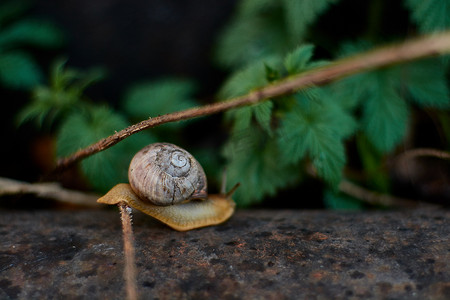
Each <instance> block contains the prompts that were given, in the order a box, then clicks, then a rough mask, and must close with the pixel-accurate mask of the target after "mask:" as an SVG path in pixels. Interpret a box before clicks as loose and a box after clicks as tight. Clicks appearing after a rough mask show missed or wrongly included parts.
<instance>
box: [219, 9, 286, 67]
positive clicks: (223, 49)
mask: <svg viewBox="0 0 450 300" xmlns="http://www.w3.org/2000/svg"><path fill="white" fill-rule="evenodd" d="M287 40H288V36H287V34H286V32H285V29H284V24H283V22H282V14H281V11H277V10H274V11H271V13H270V14H266V15H258V14H256V15H252V16H246V17H239V16H238V17H237V18H234V19H233V20H232V21H231V23H230V24H229V25H228V26H227V27H226V28H225V31H224V32H223V33H222V34H221V36H220V38H219V41H218V44H217V46H216V47H215V58H216V61H217V62H218V63H219V64H220V65H221V66H223V67H227V68H233V69H240V68H242V67H243V66H245V65H248V64H250V63H254V62H256V61H260V60H262V59H265V58H266V57H270V56H272V55H276V54H282V53H284V52H285V51H286V50H287V49H289V48H290V45H289V44H288V43H287Z"/></svg>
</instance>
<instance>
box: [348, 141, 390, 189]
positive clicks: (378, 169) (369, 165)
mask: <svg viewBox="0 0 450 300" xmlns="http://www.w3.org/2000/svg"><path fill="white" fill-rule="evenodd" d="M356 146H357V148H358V154H359V157H360V160H361V164H362V167H363V170H364V177H365V182H366V184H367V185H368V186H369V187H370V188H373V189H375V190H377V191H378V192H383V193H389V187H390V186H389V181H390V178H389V175H388V174H387V170H386V169H385V168H384V167H383V166H384V165H385V163H384V155H383V154H382V153H381V152H380V151H379V150H377V149H376V148H375V147H374V146H373V144H372V143H371V142H369V141H368V140H367V137H366V136H365V135H364V134H359V135H357V137H356Z"/></svg>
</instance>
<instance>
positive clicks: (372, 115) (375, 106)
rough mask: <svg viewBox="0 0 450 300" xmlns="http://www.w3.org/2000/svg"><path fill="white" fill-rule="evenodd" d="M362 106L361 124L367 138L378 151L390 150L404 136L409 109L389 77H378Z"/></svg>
mask: <svg viewBox="0 0 450 300" xmlns="http://www.w3.org/2000/svg"><path fill="white" fill-rule="evenodd" d="M364 104H365V105H364V112H363V119H362V123H363V129H364V132H365V133H366V134H367V137H368V138H369V140H370V141H371V142H372V143H373V144H374V146H375V147H376V148H377V149H378V150H379V151H382V152H388V151H390V150H392V149H393V148H394V147H395V146H397V145H398V144H399V143H400V142H401V141H402V139H403V137H404V136H405V134H406V128H407V126H408V121H409V108H408V105H407V104H406V102H405V100H404V99H402V98H400V97H399V95H398V93H397V92H396V90H395V89H394V87H393V86H392V83H391V82H389V76H383V75H382V74H381V75H379V76H378V82H375V86H374V89H372V93H370V94H369V95H368V97H367V99H366V101H365V103H364Z"/></svg>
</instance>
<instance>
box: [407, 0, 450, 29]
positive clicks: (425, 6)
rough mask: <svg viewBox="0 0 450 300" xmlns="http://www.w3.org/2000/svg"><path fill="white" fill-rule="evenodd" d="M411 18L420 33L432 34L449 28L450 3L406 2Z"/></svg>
mask: <svg viewBox="0 0 450 300" xmlns="http://www.w3.org/2000/svg"><path fill="white" fill-rule="evenodd" d="M406 6H407V7H408V8H409V9H410V10H411V12H412V18H413V19H414V21H415V22H416V23H417V25H418V27H419V29H420V31H421V32H424V33H427V32H433V31H440V30H445V29H449V28H450V1H448V0H406Z"/></svg>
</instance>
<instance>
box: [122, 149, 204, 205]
mask: <svg viewBox="0 0 450 300" xmlns="http://www.w3.org/2000/svg"><path fill="white" fill-rule="evenodd" d="M128 179H129V181H130V185H131V188H132V189H133V191H134V192H135V193H136V194H137V195H138V196H139V197H140V198H141V199H142V200H144V201H150V202H152V203H153V204H156V205H173V204H177V203H181V202H184V201H186V200H189V199H191V198H192V197H193V195H196V194H199V193H200V192H203V193H204V194H206V189H207V183H206V176H205V172H204V171H203V168H202V166H201V165H200V163H199V162H198V161H197V160H196V159H195V158H194V157H193V156H192V155H191V154H190V153H189V152H187V151H186V150H184V149H182V148H180V147H178V146H176V145H173V144H169V143H155V144H150V145H148V146H146V147H144V148H143V149H142V150H141V151H139V152H138V153H136V155H135V156H134V157H133V159H132V160H131V163H130V167H129V169H128Z"/></svg>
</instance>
